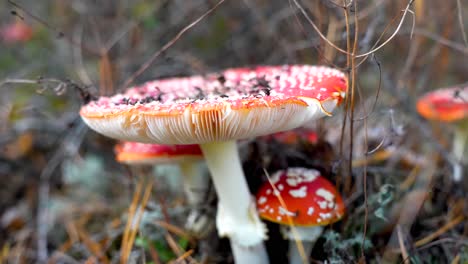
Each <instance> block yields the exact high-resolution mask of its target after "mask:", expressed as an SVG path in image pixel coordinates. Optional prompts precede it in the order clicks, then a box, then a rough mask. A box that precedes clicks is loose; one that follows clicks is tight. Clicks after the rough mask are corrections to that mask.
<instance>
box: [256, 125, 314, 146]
mask: <svg viewBox="0 0 468 264" xmlns="http://www.w3.org/2000/svg"><path fill="white" fill-rule="evenodd" d="M262 138H263V139H264V140H266V141H271V140H276V141H278V142H281V143H283V144H289V145H294V144H297V143H299V142H308V143H311V144H316V143H317V142H318V135H317V132H315V130H312V129H309V128H303V127H301V128H296V129H294V130H288V131H283V132H278V133H275V134H271V135H267V136H264V137H262Z"/></svg>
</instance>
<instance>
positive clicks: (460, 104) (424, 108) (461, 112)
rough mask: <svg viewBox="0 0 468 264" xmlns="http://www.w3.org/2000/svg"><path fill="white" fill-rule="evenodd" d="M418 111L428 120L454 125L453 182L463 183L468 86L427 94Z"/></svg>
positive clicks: (467, 123) (422, 99) (417, 106)
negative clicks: (454, 161)
mask: <svg viewBox="0 0 468 264" xmlns="http://www.w3.org/2000/svg"><path fill="white" fill-rule="evenodd" d="M416 109H417V110H418V112H419V114H420V115H421V116H423V117H424V118H426V119H430V120H436V121H441V122H445V123H453V124H454V126H455V135H454V137H453V146H452V148H453V149H452V151H453V155H454V157H455V160H456V163H455V164H453V180H454V181H456V182H459V181H461V179H462V176H463V167H462V162H463V154H464V152H465V145H466V139H467V137H468V119H467V117H468V86H467V87H465V88H460V87H451V88H444V89H439V90H436V91H433V92H430V93H427V94H426V95H424V96H423V97H421V98H420V99H419V100H418V102H417V104H416Z"/></svg>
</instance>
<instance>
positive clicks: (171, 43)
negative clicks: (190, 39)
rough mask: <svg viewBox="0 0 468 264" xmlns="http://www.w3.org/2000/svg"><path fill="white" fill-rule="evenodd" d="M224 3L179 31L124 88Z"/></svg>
mask: <svg viewBox="0 0 468 264" xmlns="http://www.w3.org/2000/svg"><path fill="white" fill-rule="evenodd" d="M224 1H226V0H220V1H219V2H218V3H216V4H215V5H214V6H213V7H212V8H210V9H209V10H208V11H206V12H205V13H204V14H203V15H201V16H200V17H199V18H197V19H195V21H193V22H192V23H190V24H189V25H188V26H186V27H184V28H183V29H182V30H181V31H179V33H177V35H176V36H175V37H174V38H172V39H171V40H170V41H169V42H168V43H166V45H164V46H163V47H162V48H161V49H159V50H158V51H156V52H155V53H154V54H153V56H151V58H150V59H149V60H148V61H146V62H145V63H143V65H141V67H140V68H139V69H138V70H137V71H136V72H135V73H133V74H132V75H131V76H130V77H129V78H128V79H127V80H126V81H125V83H124V85H123V86H124V87H128V86H130V84H132V83H133V81H134V80H135V78H136V77H138V76H139V75H140V74H142V73H143V72H144V71H146V69H148V67H149V66H151V64H153V62H154V61H155V60H156V59H157V58H158V57H159V56H160V55H161V54H162V53H163V52H164V51H166V50H167V49H169V48H170V47H171V46H172V45H173V44H174V43H175V42H176V41H177V40H179V38H180V37H182V36H183V35H184V34H185V33H186V32H187V31H189V30H190V29H191V28H192V27H194V26H195V25H196V24H198V23H199V22H200V21H201V20H203V19H204V18H205V17H207V16H208V15H210V14H211V13H213V11H214V10H216V8H217V7H218V6H220V5H221V4H222V3H223V2H224Z"/></svg>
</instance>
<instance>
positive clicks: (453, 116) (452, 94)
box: [416, 87, 468, 122]
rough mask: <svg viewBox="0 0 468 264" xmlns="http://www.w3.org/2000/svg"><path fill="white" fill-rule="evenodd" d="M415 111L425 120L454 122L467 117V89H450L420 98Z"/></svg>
mask: <svg viewBox="0 0 468 264" xmlns="http://www.w3.org/2000/svg"><path fill="white" fill-rule="evenodd" d="M416 109H417V110H418V112H419V114H420V115H421V116H423V117H425V118H427V119H432V120H438V121H443V122H454V121H458V120H461V119H465V118H466V117H468V87H465V88H460V87H451V88H445V89H440V90H436V91H433V92H430V93H428V94H426V95H424V96H423V97H421V98H420V99H419V100H418V102H417V104H416Z"/></svg>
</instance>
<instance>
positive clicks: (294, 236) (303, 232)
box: [281, 226, 323, 264]
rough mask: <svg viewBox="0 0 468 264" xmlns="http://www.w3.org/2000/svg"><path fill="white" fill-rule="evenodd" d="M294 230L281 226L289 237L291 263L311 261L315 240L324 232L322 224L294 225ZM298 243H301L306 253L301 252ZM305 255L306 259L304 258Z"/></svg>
mask: <svg viewBox="0 0 468 264" xmlns="http://www.w3.org/2000/svg"><path fill="white" fill-rule="evenodd" d="M294 229H295V230H294V231H293V230H291V229H290V228H289V227H287V226H281V231H282V232H283V235H284V236H286V237H287V239H289V263H290V264H300V263H310V260H309V256H310V253H311V252H312V248H313V247H314V244H315V241H317V239H318V238H319V237H320V234H322V231H323V227H322V226H314V227H300V226H296V227H294ZM298 243H301V245H302V248H303V250H304V251H303V253H304V255H302V254H301V250H300V249H299V245H298ZM304 257H305V259H304Z"/></svg>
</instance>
